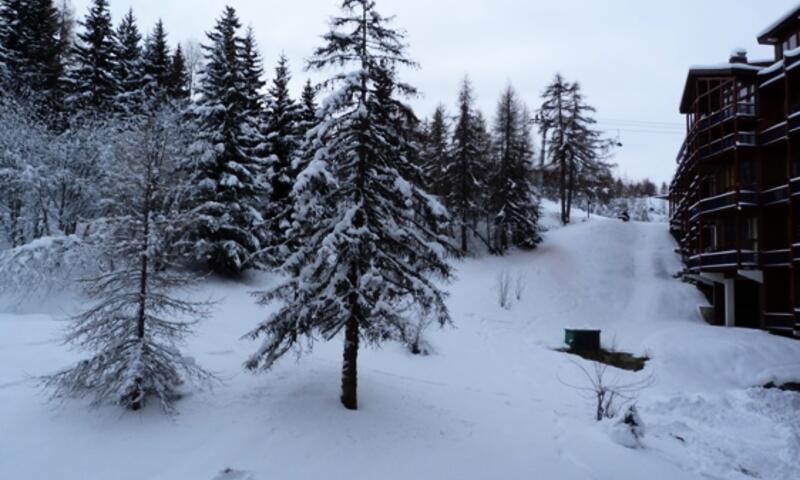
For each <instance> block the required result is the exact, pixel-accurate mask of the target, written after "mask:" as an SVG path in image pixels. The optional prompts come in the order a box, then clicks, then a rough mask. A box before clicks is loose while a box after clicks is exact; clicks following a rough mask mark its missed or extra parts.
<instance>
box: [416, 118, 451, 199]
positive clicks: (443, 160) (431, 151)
mask: <svg viewBox="0 0 800 480" xmlns="http://www.w3.org/2000/svg"><path fill="white" fill-rule="evenodd" d="M425 137H426V138H425V148H424V149H423V151H422V174H423V178H424V179H425V188H427V189H428V191H429V192H430V193H432V194H434V195H438V196H444V195H445V194H446V193H447V191H448V188H447V185H445V184H444V182H443V177H442V174H443V172H444V171H445V168H446V167H447V164H448V159H447V158H448V155H449V154H450V124H449V121H448V117H447V110H446V109H445V107H444V105H439V106H438V107H436V110H435V111H434V112H433V117H432V118H431V121H430V124H429V125H428V128H427V132H426V135H425Z"/></svg>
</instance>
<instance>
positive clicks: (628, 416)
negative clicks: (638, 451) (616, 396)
mask: <svg viewBox="0 0 800 480" xmlns="http://www.w3.org/2000/svg"><path fill="white" fill-rule="evenodd" d="M609 435H610V436H611V439H612V440H614V442H616V443H618V444H619V445H622V446H623V447H628V448H642V446H643V444H642V440H643V439H644V435H645V425H644V422H643V421H642V418H641V416H640V415H639V411H638V410H637V409H636V405H631V406H629V407H628V409H627V410H626V411H625V414H624V415H622V416H620V417H619V418H617V419H616V420H614V422H613V423H612V424H611V426H610V428H609Z"/></svg>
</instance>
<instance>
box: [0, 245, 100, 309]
mask: <svg viewBox="0 0 800 480" xmlns="http://www.w3.org/2000/svg"><path fill="white" fill-rule="evenodd" d="M101 261H102V260H101V257H100V256H99V255H98V251H97V249H96V248H95V246H94V245H92V244H91V243H89V242H86V241H83V240H82V239H81V238H80V237H78V236H77V235H67V236H59V237H42V238H38V239H36V240H34V241H32V242H30V243H27V244H25V245H22V246H19V247H16V248H12V249H8V250H5V251H0V292H2V293H3V294H4V295H10V296H13V297H17V296H19V297H25V296H29V295H32V294H46V293H49V292H51V291H55V290H63V289H68V288H70V287H71V286H72V285H75V283H76V281H77V279H78V278H81V277H83V276H85V275H87V274H94V273H96V272H97V271H98V270H99V269H100V264H101Z"/></svg>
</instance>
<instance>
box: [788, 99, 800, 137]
mask: <svg viewBox="0 0 800 480" xmlns="http://www.w3.org/2000/svg"><path fill="white" fill-rule="evenodd" d="M792 108H793V110H792V113H791V115H789V131H790V132H794V131H795V130H797V129H800V102H798V103H797V105H795V106H794V107H792Z"/></svg>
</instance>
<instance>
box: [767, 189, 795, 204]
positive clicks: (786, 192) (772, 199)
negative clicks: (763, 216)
mask: <svg viewBox="0 0 800 480" xmlns="http://www.w3.org/2000/svg"><path fill="white" fill-rule="evenodd" d="M790 195H791V190H790V188H789V185H781V186H779V187H775V188H770V189H769V190H764V191H763V192H761V204H762V205H764V206H769V205H781V204H784V203H789V197H790Z"/></svg>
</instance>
